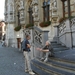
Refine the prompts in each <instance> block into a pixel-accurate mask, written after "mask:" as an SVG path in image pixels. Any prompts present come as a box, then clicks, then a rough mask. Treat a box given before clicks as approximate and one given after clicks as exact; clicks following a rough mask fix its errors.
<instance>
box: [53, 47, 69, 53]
mask: <svg viewBox="0 0 75 75" xmlns="http://www.w3.org/2000/svg"><path fill="white" fill-rule="evenodd" d="M53 50H54V52H59V51H65V50H69V48H53Z"/></svg>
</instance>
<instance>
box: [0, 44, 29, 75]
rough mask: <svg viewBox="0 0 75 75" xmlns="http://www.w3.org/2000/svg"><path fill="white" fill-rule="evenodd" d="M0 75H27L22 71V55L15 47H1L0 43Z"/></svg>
mask: <svg viewBox="0 0 75 75" xmlns="http://www.w3.org/2000/svg"><path fill="white" fill-rule="evenodd" d="M0 75H29V74H27V73H25V72H24V57H23V54H22V52H20V51H19V50H18V49H15V48H7V47H1V44H0Z"/></svg>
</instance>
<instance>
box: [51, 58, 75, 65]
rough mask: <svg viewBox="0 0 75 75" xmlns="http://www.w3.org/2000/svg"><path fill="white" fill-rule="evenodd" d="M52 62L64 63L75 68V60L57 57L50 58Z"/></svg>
mask: <svg viewBox="0 0 75 75" xmlns="http://www.w3.org/2000/svg"><path fill="white" fill-rule="evenodd" d="M50 60H52V61H54V62H56V61H57V62H60V63H64V64H69V65H74V66H75V60H73V61H72V60H68V59H67V60H66V59H63V58H57V57H50Z"/></svg>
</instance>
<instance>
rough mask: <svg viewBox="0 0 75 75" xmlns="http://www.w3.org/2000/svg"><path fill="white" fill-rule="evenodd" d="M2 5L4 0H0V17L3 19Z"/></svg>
mask: <svg viewBox="0 0 75 75" xmlns="http://www.w3.org/2000/svg"><path fill="white" fill-rule="evenodd" d="M4 5H5V0H0V19H3V20H4Z"/></svg>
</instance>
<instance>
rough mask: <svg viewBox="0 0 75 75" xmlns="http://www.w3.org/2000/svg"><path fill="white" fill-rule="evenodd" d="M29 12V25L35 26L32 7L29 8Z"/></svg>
mask: <svg viewBox="0 0 75 75" xmlns="http://www.w3.org/2000/svg"><path fill="white" fill-rule="evenodd" d="M28 12H29V23H31V24H33V16H32V13H33V11H32V7H30V6H29V10H28Z"/></svg>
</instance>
